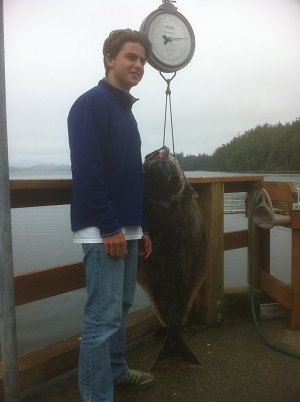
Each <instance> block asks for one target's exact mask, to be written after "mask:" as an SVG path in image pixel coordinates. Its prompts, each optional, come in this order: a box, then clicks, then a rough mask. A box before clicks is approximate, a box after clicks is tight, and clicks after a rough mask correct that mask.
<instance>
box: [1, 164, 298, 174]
mask: <svg viewBox="0 0 300 402" xmlns="http://www.w3.org/2000/svg"><path fill="white" fill-rule="evenodd" d="M9 170H10V171H11V172H19V171H24V170H26V171H28V170H34V171H45V170H48V171H64V172H71V166H70V165H64V164H61V165H52V164H40V165H33V166H26V167H21V166H10V167H9ZM197 171H199V170H198V169H197V170H188V172H197ZM201 172H214V173H218V172H220V173H222V172H224V173H238V174H244V173H251V174H252V173H255V174H300V171H299V170H234V171H232V170H222V171H218V170H201Z"/></svg>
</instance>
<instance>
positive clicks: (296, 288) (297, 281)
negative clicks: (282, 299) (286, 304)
mask: <svg viewBox="0 0 300 402" xmlns="http://www.w3.org/2000/svg"><path fill="white" fill-rule="evenodd" d="M291 264H292V267H291V268H292V275H291V287H292V289H293V307H292V310H291V312H290V328H292V329H300V229H299V228H298V229H292V262H291Z"/></svg>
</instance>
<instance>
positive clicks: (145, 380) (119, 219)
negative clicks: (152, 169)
mask: <svg viewBox="0 0 300 402" xmlns="http://www.w3.org/2000/svg"><path fill="white" fill-rule="evenodd" d="M150 47H151V45H150V42H149V40H148V39H147V38H146V37H145V36H143V35H142V34H140V33H139V32H137V31H132V30H130V29H120V30H116V31H113V32H111V33H110V35H109V37H108V38H107V39H106V41H105V42H104V46H103V57H104V66H105V72H106V74H105V75H106V78H105V79H103V80H101V81H100V82H99V84H98V86H96V87H94V88H92V89H90V90H89V91H87V92H86V93H84V94H83V95H82V96H80V97H79V98H78V99H77V100H76V102H75V103H74V104H73V106H72V108H71V110H70V113H69V117H68V131H69V144H70V151H71V165H72V203H71V224H72V231H73V233H74V241H75V242H76V243H82V246H83V250H84V266H85V272H86V282H87V301H86V305H85V309H84V320H83V330H82V338H81V345H80V356H79V367H78V378H79V388H80V393H81V397H82V400H83V401H84V402H112V401H113V389H114V386H117V387H128V388H135V389H142V388H146V387H148V386H151V385H152V384H153V382H154V376H153V375H152V374H149V373H143V372H141V371H138V370H130V369H128V366H127V364H126V361H125V359H124V348H125V332H126V325H127V317H128V310H129V308H130V307H131V305H132V302H133V298H134V293H135V286H136V268H137V258H138V242H139V239H141V245H142V247H141V250H140V254H141V253H142V254H143V256H144V258H148V257H149V255H150V254H151V247H152V246H151V240H150V238H149V236H148V235H147V234H144V233H143V232H142V224H143V173H142V158H141V149H140V148H141V140H140V135H139V131H138V127H137V123H136V121H135V119H134V116H133V114H132V111H131V107H132V105H133V103H134V102H135V101H136V99H134V98H133V96H131V95H130V93H129V91H130V89H131V88H132V87H133V86H135V85H137V84H138V83H139V82H140V80H141V79H142V77H143V74H144V64H145V62H146V60H147V57H148V55H149V51H150Z"/></svg>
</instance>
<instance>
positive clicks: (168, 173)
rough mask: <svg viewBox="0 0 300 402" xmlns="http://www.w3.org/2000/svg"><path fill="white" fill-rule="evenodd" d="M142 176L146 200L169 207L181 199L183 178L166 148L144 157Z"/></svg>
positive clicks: (177, 165)
mask: <svg viewBox="0 0 300 402" xmlns="http://www.w3.org/2000/svg"><path fill="white" fill-rule="evenodd" d="M144 174H145V195H146V198H147V199H149V200H152V201H155V200H156V202H158V201H159V202H161V203H164V204H165V205H169V203H170V202H172V201H175V200H178V199H180V198H181V197H182V194H183V191H184V188H185V182H186V180H185V176H184V173H183V171H182V169H181V168H180V166H179V163H178V161H177V159H176V158H175V157H174V156H173V155H172V154H171V153H170V150H169V148H168V147H166V146H163V147H161V148H159V149H157V150H155V151H153V152H151V153H150V154H148V155H146V157H145V163H144Z"/></svg>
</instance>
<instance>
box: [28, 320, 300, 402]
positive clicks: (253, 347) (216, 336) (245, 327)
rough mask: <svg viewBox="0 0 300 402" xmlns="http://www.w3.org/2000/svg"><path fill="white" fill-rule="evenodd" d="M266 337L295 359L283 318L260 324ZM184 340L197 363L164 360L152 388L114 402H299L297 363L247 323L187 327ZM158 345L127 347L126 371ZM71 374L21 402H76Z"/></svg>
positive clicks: (141, 364) (144, 364) (296, 344)
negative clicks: (291, 354)
mask: <svg viewBox="0 0 300 402" xmlns="http://www.w3.org/2000/svg"><path fill="white" fill-rule="evenodd" d="M261 327H262V329H263V331H264V333H265V335H266V336H267V337H268V339H270V340H271V341H272V342H273V343H276V344H279V345H280V346H281V347H283V348H284V349H287V350H290V351H293V352H297V353H299V354H300V331H294V330H291V329H289V328H288V320H287V319H285V318H280V319H269V320H263V321H261ZM183 337H184V338H185V341H186V343H187V344H188V345H189V346H190V348H191V349H192V350H193V351H194V352H195V354H196V355H197V357H198V358H199V359H200V361H201V365H200V366H190V365H188V364H186V363H184V362H179V361H170V360H169V361H164V362H161V363H160V364H159V366H158V367H157V368H155V369H154V370H153V373H154V374H155V376H156V384H155V385H154V387H152V388H149V389H145V390H143V391H139V392H136V391H124V390H118V391H116V393H115V402H141V401H142V402H171V401H172V402H197V401H199V402H200V401H201V402H260V401H264V402H299V401H300V359H297V358H295V357H290V356H288V355H286V354H283V353H280V352H278V351H276V350H274V349H272V348H270V347H269V346H267V345H266V343H264V342H263V341H262V339H261V338H260V337H259V335H258V332H257V330H256V328H255V326H254V323H253V321H252V320H248V319H247V320H242V321H241V320H239V321H235V322H233V321H231V322H229V323H223V324H218V325H216V326H213V327H209V328H206V327H203V326H200V325H192V326H189V327H186V328H184V329H183ZM162 341H163V337H162V336H159V335H155V334H153V335H149V336H147V337H145V338H143V339H141V340H139V341H136V342H133V343H131V344H129V345H127V349H126V357H127V361H128V364H129V366H130V367H132V368H138V369H141V370H148V369H149V367H150V366H151V365H152V363H153V361H154V359H155V356H156V354H157V352H158V350H159V348H160V345H161V343H162ZM80 401H81V399H80V396H79V393H78V388H77V378H76V370H74V371H72V372H69V373H67V374H66V375H64V376H62V377H60V378H58V379H56V380H52V381H51V382H49V383H47V384H43V385H40V386H38V387H36V388H35V389H33V390H30V391H27V392H26V393H24V395H23V397H22V402H80Z"/></svg>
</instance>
